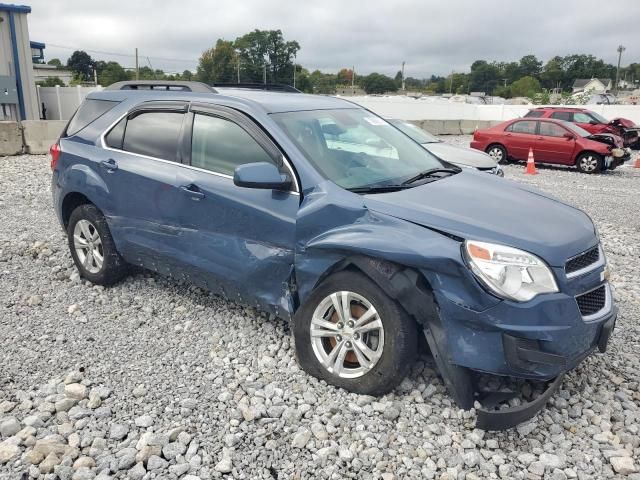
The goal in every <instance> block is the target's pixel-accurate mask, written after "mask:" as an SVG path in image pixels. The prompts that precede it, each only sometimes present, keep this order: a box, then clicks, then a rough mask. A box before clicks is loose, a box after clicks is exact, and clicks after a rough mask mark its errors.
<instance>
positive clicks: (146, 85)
mask: <svg viewBox="0 0 640 480" xmlns="http://www.w3.org/2000/svg"><path fill="white" fill-rule="evenodd" d="M105 90H154V91H163V90H164V91H169V92H194V93H217V92H216V90H215V89H214V88H212V87H210V86H209V85H207V84H206V83H202V82H190V81H181V80H127V81H124V82H116V83H112V84H111V85H109V86H108V87H107V88H105Z"/></svg>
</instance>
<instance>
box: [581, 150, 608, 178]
mask: <svg viewBox="0 0 640 480" xmlns="http://www.w3.org/2000/svg"><path fill="white" fill-rule="evenodd" d="M602 165H603V161H602V156H601V155H598V154H597V153H594V152H584V153H581V154H580V155H578V158H576V167H578V170H580V172H582V173H598V172H600V171H601V170H602Z"/></svg>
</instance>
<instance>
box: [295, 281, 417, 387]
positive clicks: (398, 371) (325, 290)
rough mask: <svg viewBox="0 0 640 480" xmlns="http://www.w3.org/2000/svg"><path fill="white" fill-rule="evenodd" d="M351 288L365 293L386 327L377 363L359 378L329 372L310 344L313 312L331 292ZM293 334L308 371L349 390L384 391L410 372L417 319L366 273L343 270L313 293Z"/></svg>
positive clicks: (298, 315)
mask: <svg viewBox="0 0 640 480" xmlns="http://www.w3.org/2000/svg"><path fill="white" fill-rule="evenodd" d="M341 290H349V291H352V292H354V293H357V294H359V295H362V296H363V297H365V298H366V299H367V300H368V301H369V302H371V303H372V304H373V306H374V307H375V308H376V310H377V311H378V314H379V316H380V319H381V320H382V324H383V327H384V347H383V348H384V349H383V353H382V357H381V358H380V360H379V361H378V363H377V364H376V365H375V366H374V367H373V368H372V369H371V370H370V371H369V372H367V373H365V374H364V375H362V376H361V377H358V378H352V379H349V378H340V377H338V376H337V375H334V374H332V373H330V372H328V371H327V370H326V369H325V368H324V367H323V366H322V365H321V364H320V362H319V361H318V359H317V358H316V355H315V353H314V352H313V347H312V346H311V336H310V326H311V318H312V316H313V312H314V311H315V309H316V307H317V306H318V304H319V303H320V302H321V301H322V300H323V299H324V298H326V297H327V296H328V295H329V294H331V293H334V292H336V291H341ZM292 330H293V336H294V343H295V348H296V355H297V358H298V362H299V363H300V366H301V367H302V368H303V369H304V370H305V371H306V372H307V373H309V374H311V375H313V376H315V377H317V378H320V379H322V380H325V381H326V382H327V383H329V384H332V385H335V386H337V387H340V388H344V389H346V390H349V391H352V392H355V393H360V394H365V395H382V394H384V393H387V392H389V391H391V390H392V389H393V388H394V387H396V386H397V385H398V384H399V383H400V382H401V381H402V380H403V379H404V377H405V376H406V375H407V373H408V371H409V369H410V368H411V365H412V363H413V360H414V358H415V355H416V349H417V329H416V324H415V322H414V320H413V319H412V318H411V317H409V315H407V313H406V312H405V311H404V310H403V309H402V308H401V307H400V306H399V305H398V303H397V302H395V301H394V300H393V299H391V298H390V297H389V296H388V295H386V294H385V293H384V291H383V290H382V289H381V288H380V287H379V286H378V285H376V284H375V283H374V282H373V281H371V280H370V279H369V278H367V277H366V276H365V275H363V274H361V273H358V272H353V271H342V272H338V273H336V274H333V275H331V276H330V277H328V278H327V279H325V280H324V281H323V282H322V283H321V284H320V285H319V286H318V287H316V289H315V290H314V291H313V292H312V293H311V294H310V296H309V298H308V299H307V301H306V302H305V304H304V305H303V306H301V307H300V308H299V309H298V311H297V312H296V314H295V316H294V320H293V328H292Z"/></svg>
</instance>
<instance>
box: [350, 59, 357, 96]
mask: <svg viewBox="0 0 640 480" xmlns="http://www.w3.org/2000/svg"><path fill="white" fill-rule="evenodd" d="M355 88H356V66H355V65H354V66H352V67H351V90H355ZM352 93H353V92H352Z"/></svg>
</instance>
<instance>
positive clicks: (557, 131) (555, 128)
mask: <svg viewBox="0 0 640 480" xmlns="http://www.w3.org/2000/svg"><path fill="white" fill-rule="evenodd" d="M565 133H567V131H566V130H565V129H564V128H562V127H561V126H560V125H556V124H555V123H551V122H540V135H542V136H544V137H562V136H563V135H564V134H565Z"/></svg>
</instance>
